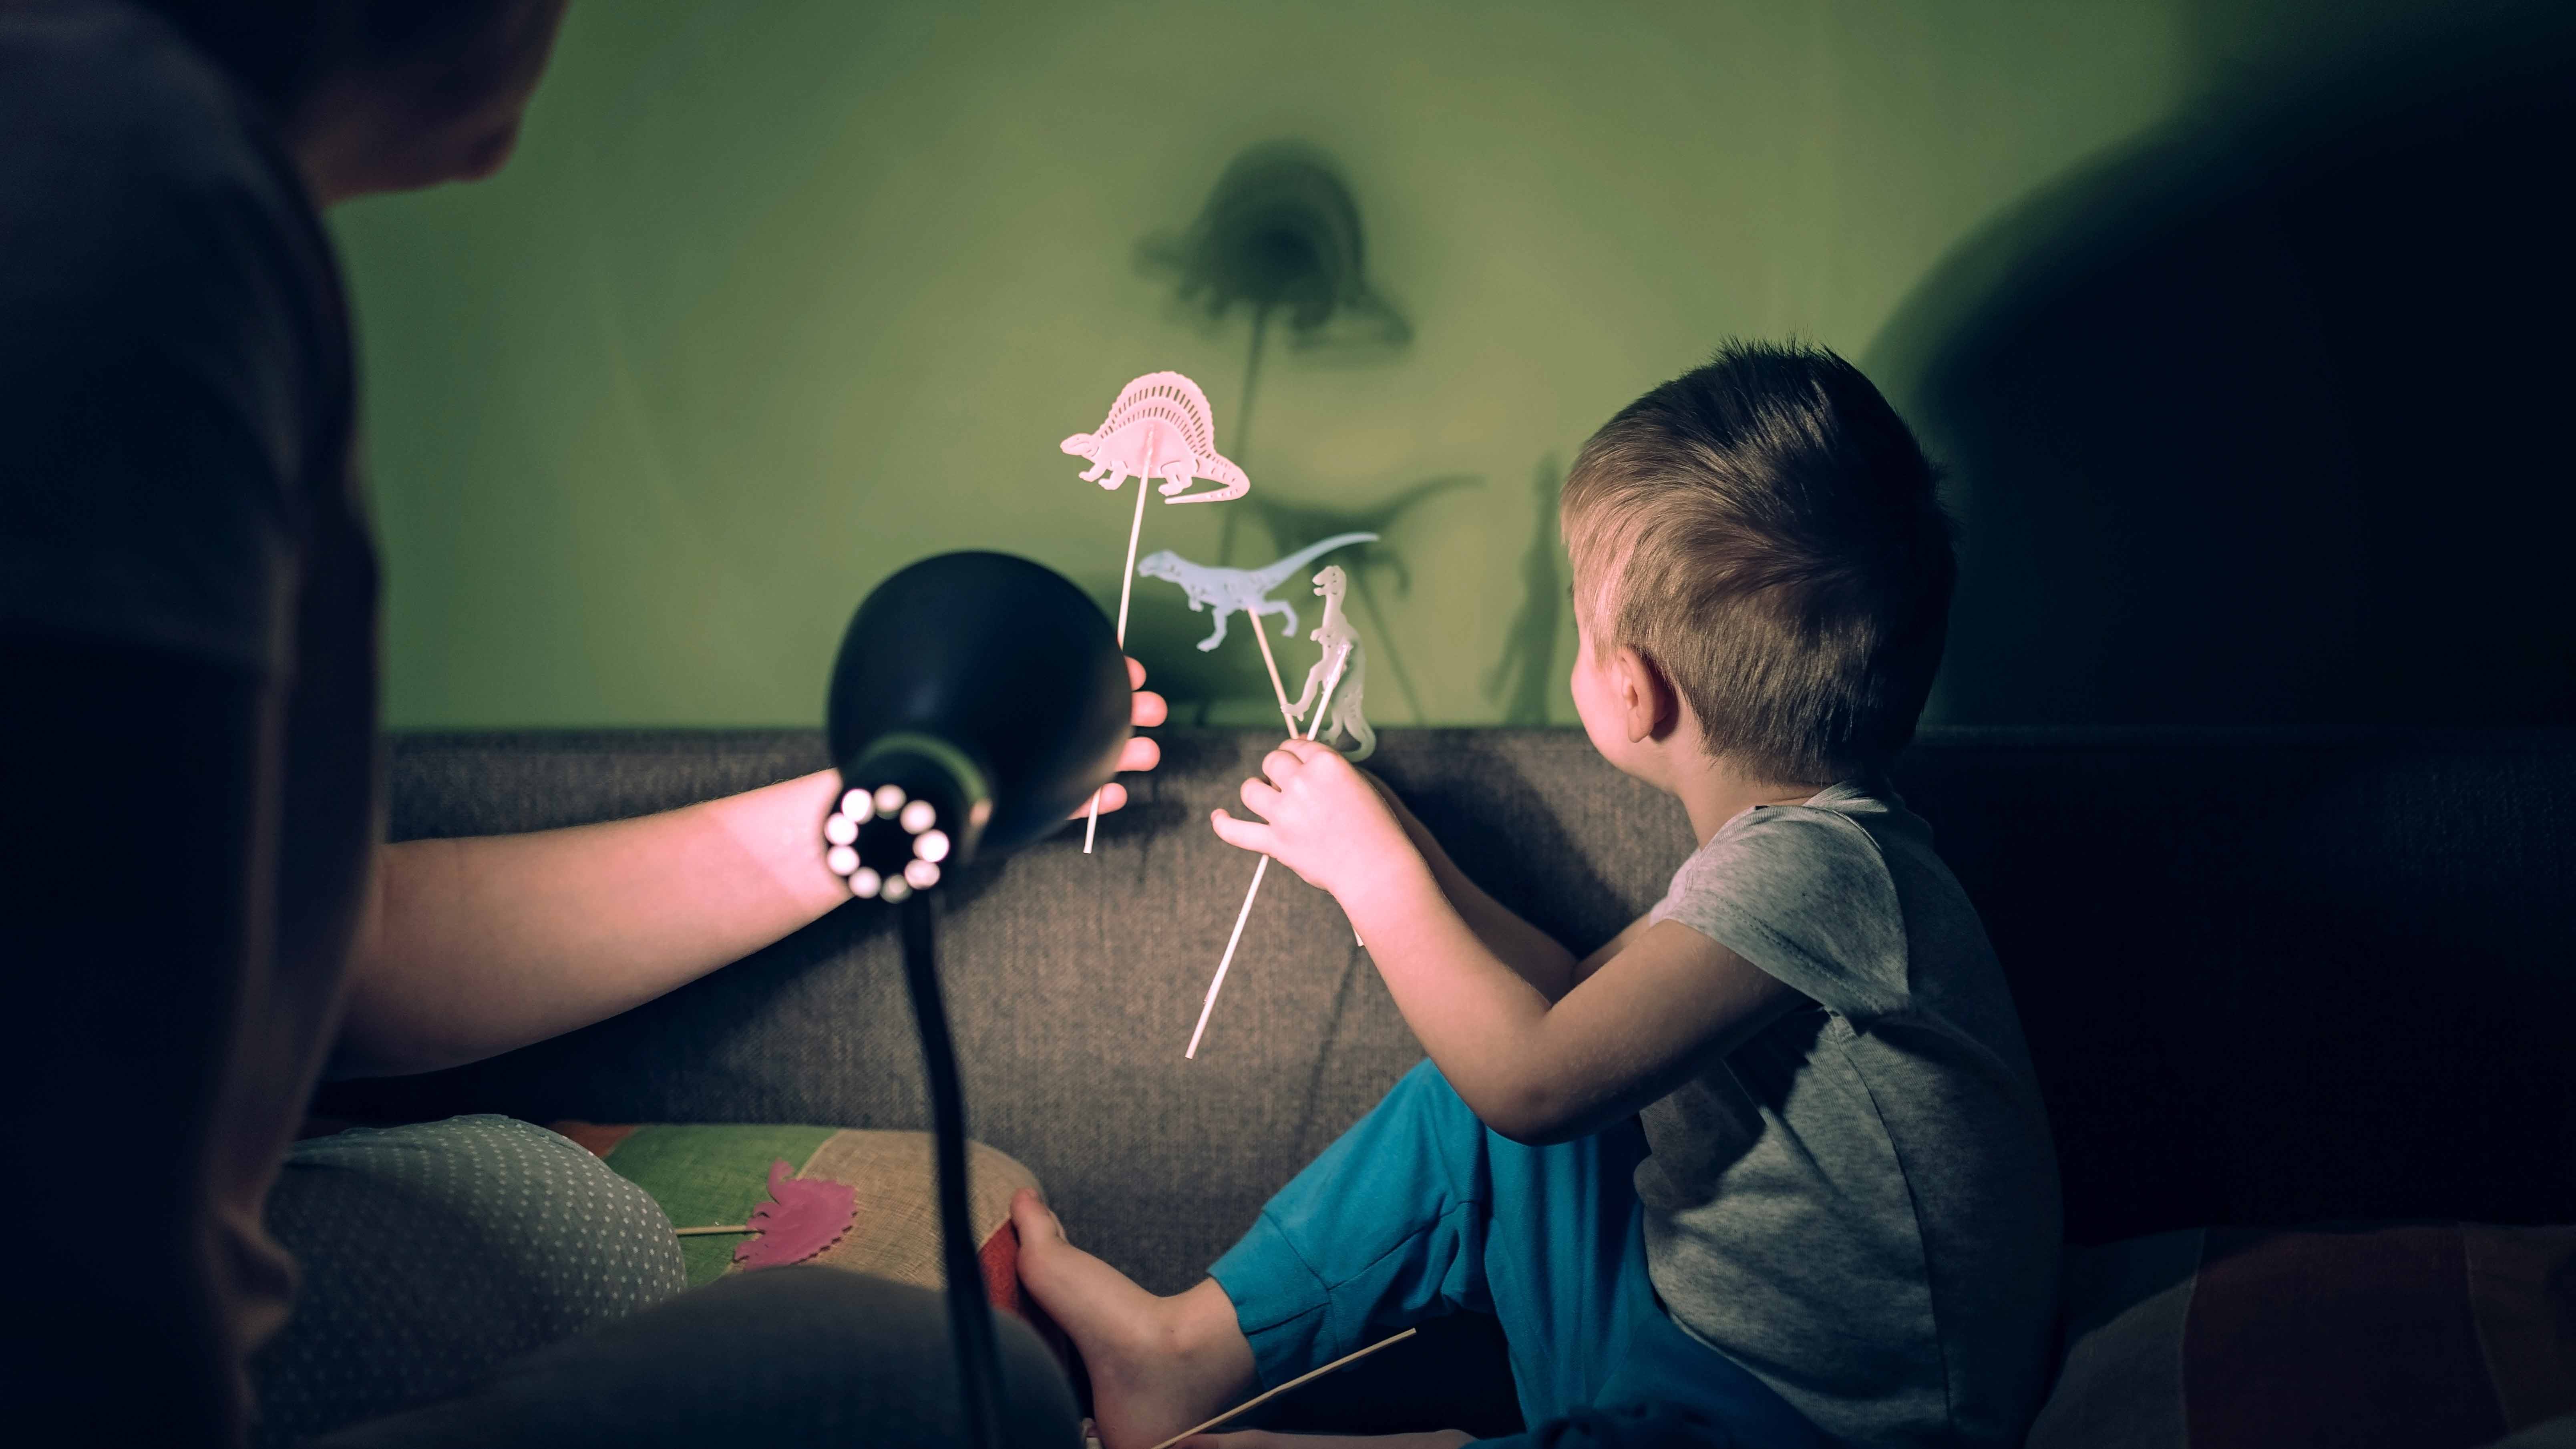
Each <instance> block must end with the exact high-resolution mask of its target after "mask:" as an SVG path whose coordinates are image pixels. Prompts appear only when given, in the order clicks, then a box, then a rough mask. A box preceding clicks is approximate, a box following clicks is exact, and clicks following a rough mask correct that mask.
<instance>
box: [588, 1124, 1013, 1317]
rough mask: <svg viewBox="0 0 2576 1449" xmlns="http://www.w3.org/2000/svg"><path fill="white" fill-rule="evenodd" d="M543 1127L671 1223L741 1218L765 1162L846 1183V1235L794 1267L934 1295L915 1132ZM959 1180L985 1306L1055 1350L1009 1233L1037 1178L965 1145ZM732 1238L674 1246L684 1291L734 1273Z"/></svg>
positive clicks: (924, 1169)
mask: <svg viewBox="0 0 2576 1449" xmlns="http://www.w3.org/2000/svg"><path fill="white" fill-rule="evenodd" d="M552 1125H553V1127H554V1130H555V1131H557V1132H560V1133H562V1134H563V1135H564V1136H566V1137H569V1138H571V1139H572V1140H573V1141H575V1142H578V1143H580V1144H581V1145H582V1146H584V1147H587V1148H589V1149H590V1150H591V1151H592V1152H594V1153H597V1154H598V1155H599V1156H600V1158H601V1159H603V1160H604V1161H606V1162H607V1164H608V1165H609V1166H610V1167H611V1168H613V1169H615V1170H616V1171H617V1172H618V1173H619V1174H620V1175H621V1176H623V1177H625V1178H626V1179H627V1180H628V1181H630V1182H632V1183H634V1184H635V1185H636V1186H638V1187H640V1188H642V1189H644V1191H645V1192H647V1193H649V1194H651V1195H652V1197H653V1199H654V1201H656V1202H659V1203H660V1204H661V1205H662V1211H663V1212H665V1213H667V1214H669V1215H670V1218H671V1223H672V1225H673V1226H674V1227H683V1228H686V1227H699V1226H714V1225H717V1224H729V1223H742V1222H746V1221H748V1219H749V1218H750V1215H751V1211H752V1209H753V1208H755V1207H757V1206H759V1205H760V1204H761V1203H762V1202H764V1201H766V1200H767V1199H768V1197H769V1168H770V1164H771V1163H773V1162H778V1161H782V1160H783V1161H785V1162H786V1163H788V1164H789V1165H790V1166H791V1167H793V1168H795V1169H796V1176H798V1177H800V1178H820V1179H823V1180H826V1181H830V1182H838V1183H846V1184H848V1185H849V1186H850V1187H851V1188H853V1189H854V1190H855V1191H856V1193H857V1212H856V1214H855V1215H854V1216H853V1217H852V1218H851V1220H850V1229H849V1231H848V1232H846V1233H843V1234H842V1235H841V1236H840V1238H839V1239H838V1240H837V1241H835V1242H834V1243H832V1245H831V1246H829V1247H827V1248H825V1249H824V1250H823V1251H822V1252H821V1253H819V1254H817V1255H815V1256H814V1257H812V1258H808V1259H806V1260H805V1261H807V1262H809V1263H820V1264H824V1265H826V1266H829V1267H835V1268H847V1269H850V1270H851V1271H853V1272H859V1273H871V1274H874V1275H876V1276H877V1277H880V1278H892V1279H894V1280H896V1281H897V1282H901V1283H911V1284H914V1285H916V1286H918V1287H922V1288H929V1289H933V1290H936V1289H938V1288H939V1287H941V1286H942V1285H943V1284H944V1283H945V1282H946V1281H947V1275H946V1274H945V1273H944V1272H943V1271H941V1268H940V1262H939V1201H938V1194H937V1191H936V1178H935V1175H934V1173H933V1169H932V1163H931V1155H930V1135H929V1134H928V1133H926V1132H870V1131H859V1130H855V1129H851V1128H841V1127H803V1126H769V1125H718V1124H705V1123H653V1124H645V1125H636V1126H603V1125H601V1124H599V1123H595V1122H557V1123H554V1124H552ZM966 1181H967V1209H968V1211H969V1213H970V1214H971V1215H972V1217H973V1221H974V1228H975V1239H976V1243H977V1246H978V1250H979V1256H980V1257H981V1258H982V1259H983V1264H984V1289H985V1293H986V1294H987V1296H989V1297H990V1298H991V1299H992V1301H993V1306H995V1307H997V1308H1000V1309H1002V1310H1003V1311H1005V1312H1008V1313H1012V1314H1016V1315H1018V1316H1019V1317H1021V1318H1023V1319H1027V1320H1029V1321H1030V1323H1031V1324H1032V1326H1034V1327H1036V1328H1037V1329H1038V1330H1039V1334H1040V1336H1041V1337H1044V1338H1046V1339H1047V1340H1048V1341H1049V1343H1050V1344H1052V1345H1056V1346H1057V1347H1058V1348H1059V1351H1061V1343H1062V1340H1061V1338H1060V1336H1059V1335H1058V1334H1057V1333H1056V1331H1055V1329H1054V1326H1053V1325H1052V1324H1050V1323H1047V1322H1045V1321H1044V1316H1043V1314H1041V1313H1040V1311H1039V1310H1038V1308H1037V1305H1036V1304H1034V1303H1031V1302H1029V1301H1028V1300H1027V1299H1026V1297H1025V1296H1024V1295H1023V1294H1022V1293H1021V1292H1020V1277H1019V1249H1020V1239H1019V1234H1018V1232H1017V1231H1015V1230H1014V1229H1013V1228H1012V1227H1011V1195H1012V1194H1013V1193H1016V1192H1018V1191H1019V1190H1020V1189H1021V1188H1024V1187H1036V1186H1037V1185H1038V1180H1037V1177H1036V1175H1035V1174H1033V1173H1031V1172H1030V1171H1029V1170H1028V1169H1027V1168H1025V1167H1023V1166H1021V1165H1020V1164H1019V1163H1018V1162H1016V1161H1014V1160H1012V1159H1011V1158H1009V1157H1007V1156H1005V1155H1004V1154H1002V1153H1000V1152H997V1151H995V1150H993V1149H992V1148H990V1147H987V1146H985V1145H984V1144H983V1143H981V1142H972V1143H969V1144H968V1145H967V1154H966ZM742 1241H743V1239H742V1238H740V1237H733V1236H704V1237H698V1236H692V1237H684V1238H682V1239H680V1253H681V1257H682V1259H683V1261H684V1262H685V1263H686V1265H687V1269H688V1278H689V1286H690V1287H692V1288H694V1287H697V1286H699V1285H700V1284H704V1283H711V1282H714V1281H715V1280H716V1279H717V1278H719V1277H721V1276H723V1275H724V1274H725V1273H727V1272H732V1271H739V1270H738V1269H737V1268H736V1267H735V1264H734V1249H735V1248H736V1247H737V1246H739V1245H740V1244H741V1243H742Z"/></svg>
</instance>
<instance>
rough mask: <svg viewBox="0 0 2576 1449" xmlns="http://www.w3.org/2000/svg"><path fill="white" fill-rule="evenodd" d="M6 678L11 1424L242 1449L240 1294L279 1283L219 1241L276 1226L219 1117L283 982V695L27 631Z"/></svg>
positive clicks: (4, 671)
mask: <svg viewBox="0 0 2576 1449" xmlns="http://www.w3.org/2000/svg"><path fill="white" fill-rule="evenodd" d="M0 680H6V681H7V689H6V695H7V699H8V703H7V704H6V705H5V706H0V759H5V760H6V761H7V762H8V763H7V765H6V767H5V770H0V776H5V778H6V780H7V782H8V789H7V793H6V799H7V801H8V807H9V808H8V817H7V823H6V826H5V828H0V881H6V882H7V886H6V889H5V891H0V899H5V900H6V901H7V903H8V918H7V921H6V924H5V925H0V940H5V941H6V943H7V944H6V949H5V950H0V960H5V961H6V962H7V963H8V965H7V974H8V979H9V984H10V1007H11V1012H12V1015H13V1017H14V1019H15V1023H16V1025H15V1029H14V1030H13V1031H12V1032H11V1033H10V1039H9V1046H8V1049H7V1050H6V1051H0V1063H5V1064H6V1065H5V1066H0V1083H5V1087H0V1092H5V1096H0V1100H5V1101H6V1102H7V1103H8V1109H7V1110H6V1111H5V1112H0V1124H5V1126H0V1162H5V1164H6V1166H5V1168H0V1171H5V1172H6V1174H7V1182H8V1186H7V1190H6V1191H5V1192H0V1215H5V1221H6V1222H7V1225H8V1228H7V1232H8V1237H9V1240H10V1241H12V1242H16V1243H20V1244H24V1245H28V1246H29V1247H30V1248H32V1249H34V1250H33V1251H26V1252H22V1253H20V1254H19V1255H18V1257H19V1261H18V1262H17V1264H16V1265H15V1266H14V1267H13V1268H12V1270H11V1273H10V1278H11V1283H10V1290H9V1301H10V1309H9V1313H10V1317H11V1318H12V1319H13V1320H14V1321H15V1328H16V1330H17V1331H15V1332H12V1333H11V1334H10V1335H9V1340H10V1347H9V1353H10V1355H11V1357H12V1358H13V1359H14V1360H15V1362H14V1363H13V1364H12V1366H11V1367H12V1369H13V1370H14V1371H13V1373H12V1374H11V1375H10V1378H11V1379H12V1381H13V1382H15V1383H16V1384H18V1385H19V1386H20V1387H19V1388H17V1389H15V1390H13V1391H12V1395H11V1402H10V1404H9V1407H8V1415H9V1418H10V1420H11V1421H12V1422H16V1423H21V1424H58V1425H59V1424H77V1425H79V1426H80V1427H81V1436H82V1437H83V1438H86V1439H90V1440H93V1441H95V1442H98V1443H131V1444H230V1443H237V1442H239V1440H240V1437H241V1435H242V1433H243V1429H244V1425H245V1423H246V1418H247V1407H248V1406H247V1402H246V1390H245V1388H244V1378H243V1372H244V1371H243V1358H244V1346H243V1345H242V1344H241V1343H240V1342H239V1336H240V1334H241V1332H242V1331H243V1329H244V1327H245V1326H244V1325H242V1324H240V1323H239V1322H237V1321H235V1320H234V1318H233V1315H232V1314H231V1313H229V1312H228V1311H226V1306H225V1305H226V1304H227V1303H228V1302H229V1301H230V1295H229V1294H228V1292H227V1288H228V1286H229V1285H231V1284H234V1283H237V1282H238V1281H239V1275H240V1274H241V1273H242V1272H243V1271H244V1270H245V1269H248V1270H251V1271H260V1270H262V1268H263V1267H265V1268H266V1269H267V1270H268V1271H277V1270H278V1268H279V1265H275V1264H268V1265H261V1264H247V1263H243V1262H241V1261H238V1257H237V1255H238V1254H239V1253H241V1252H257V1251H258V1248H257V1247H256V1246H255V1245H257V1244H260V1243H264V1241H265V1240H264V1239H259V1238H256V1237H255V1236H252V1235H248V1234H244V1233H240V1232H232V1233H227V1232H224V1231H222V1230H221V1229H220V1227H219V1223H220V1220H221V1219H222V1218H223V1217H224V1216H225V1215H227V1214H230V1215H235V1216H242V1215H246V1216H247V1217H248V1220H249V1222H248V1224H247V1225H248V1226H250V1227H254V1228H255V1227H256V1225H257V1221H258V1213H259V1201H258V1192H257V1187H258V1186H264V1184H256V1185H254V1184H250V1183H248V1182H246V1181H234V1180H232V1179H235V1178H238V1177H240V1176H241V1174H240V1173H239V1171H238V1170H237V1169H238V1166H239V1163H240V1161H241V1159H240V1158H239V1157H238V1155H237V1154H227V1153H226V1152H225V1151H224V1150H223V1149H224V1145H225V1144H223V1143H222V1141H221V1133H222V1130H223V1126H222V1124H223V1122H224V1121H225V1120H226V1117H225V1115H224V1113H223V1112H222V1110H221V1107H220V1103H221V1100H222V1097H223V1094H224V1093H225V1091H226V1090H227V1089H228V1087H232V1086H235V1085H237V1084H230V1083H227V1081H226V1066H227V1062H228V1060H229V1059H230V1057H231V1054H232V1046H233V1033H234V1030H235V1023H236V1019H237V1017H236V1009H237V1007H238V1006H239V1005H240V1004H241V1002H242V1000H243V998H244V995H245V993H246V991H250V990H255V989H256V985H257V982H258V981H259V980H260V979H261V978H262V977H263V974H264V972H265V971H266V969H267V967H266V962H267V960H268V939H269V929H270V923H269V922H268V920H267V919H266V916H265V914H264V912H263V910H262V908H261V906H260V904H259V903H260V902H263V901H265V900H267V899H268V894H269V893H268V890H267V885H268V881H269V878H270V873H271V867H272V863H273V861H274V858H275V848H274V841H273V840H272V839H271V832H272V830H273V828H274V822H273V821H272V820H271V819H269V818H268V811H267V809H266V807H265V806H264V805H263V804H262V803H260V802H261V800H262V798H263V797H262V782H263V781H266V780H269V779H271V778H273V774H272V766H273V757H274V754H275V750H276V739H277V720H278V702H277V697H276V694H275V691H274V689H273V688H272V687H271V686H270V685H268V684H267V683H265V682H264V681H262V680H261V679H260V678H258V677H257V676H255V675H253V674H251V673H249V672H248V671H245V670H235V669H231V668H226V667H222V666H218V665H212V664H207V663H203V662H197V661H192V660H189V659H186V658H183V657H181V656H179V655H176V654H172V653H165V652H162V651H159V650H156V649H153V648H149V647H142V646H136V645H128V644H116V643H110V642H107V641H104V640H84V639H81V638H79V637H77V636H69V635H54V634H45V633H31V632H25V631H0ZM253 999H254V1000H255V999H257V998H256V997H254V998H253ZM253 1156H256V1154H253ZM39 1245H41V1246H39Z"/></svg>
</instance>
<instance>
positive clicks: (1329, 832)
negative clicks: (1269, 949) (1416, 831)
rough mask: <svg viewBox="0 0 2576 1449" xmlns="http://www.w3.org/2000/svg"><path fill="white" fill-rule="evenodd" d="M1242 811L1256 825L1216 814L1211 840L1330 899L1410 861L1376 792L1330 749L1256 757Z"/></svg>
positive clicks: (1303, 743)
mask: <svg viewBox="0 0 2576 1449" xmlns="http://www.w3.org/2000/svg"><path fill="white" fill-rule="evenodd" d="M1243 803H1244V807H1245V808H1246V809H1248V810H1250V811H1252V812H1253V813H1254V814H1256V815H1259V816H1260V817H1262V819H1261V820H1239V819H1236V818H1235V817H1234V816H1232V815H1229V814H1227V813H1226V812H1225V811H1223V810H1218V811H1216V812H1214V814H1213V815H1212V816H1211V817H1210V819H1211V821H1212V822H1213V823H1214V824H1215V826H1216V833H1217V838H1219V839H1221V840H1223V841H1224V842H1225V843H1226V844H1228V845H1236V846H1241V847H1242V848H1243V849H1245V850H1257V851H1259V852H1261V853H1262V854H1264V855H1267V856H1269V857H1271V858H1272V859H1274V860H1276V861H1278V862H1279V863H1280V864H1281V865H1284V866H1286V867H1288V868H1289V869H1290V870H1293V871H1295V872H1297V874H1298V875H1299V876H1300V877H1301V878H1303V879H1304V880H1305V881H1306V883H1307V884H1309V885H1312V886H1317V887H1319V888H1321V889H1323V890H1327V891H1330V892H1332V893H1333V894H1334V895H1335V896H1340V895H1341V894H1342V892H1343V889H1344V887H1345V886H1346V885H1348V884H1350V883H1352V882H1355V881H1361V880H1366V879H1368V878H1370V876H1371V875H1372V874H1373V873H1379V872H1383V871H1384V870H1385V868H1386V867H1387V866H1388V865H1389V864H1391V863H1393V862H1394V861H1396V860H1398V859H1400V858H1401V857H1403V856H1406V855H1411V854H1414V853H1415V852H1414V849H1413V842H1412V841H1410V840H1408V839H1407V838H1405V833H1404V826H1403V825H1402V824H1400V823H1398V821H1397V820H1396V818H1395V815H1394V814H1393V812H1391V811H1389V810H1388V809H1387V804H1386V800H1385V798H1384V797H1383V796H1382V795H1381V794H1380V793H1379V791H1378V786H1377V785H1376V784H1375V783H1374V782H1373V781H1371V780H1370V779H1369V778H1368V777H1367V776H1366V775H1363V774H1361V773H1360V772H1359V770H1358V769H1357V768H1355V767H1354V766H1353V765H1352V764H1351V762H1350V761H1348V760H1345V759H1343V758H1342V756H1341V753H1340V752H1339V751H1337V750H1335V749H1334V748H1333V747H1332V746H1330V745H1324V744H1317V743H1316V742H1314V741H1312V740H1289V741H1286V742H1285V743H1283V744H1281V745H1280V746H1279V748H1277V749H1275V750H1272V751H1271V752H1270V753H1269V754H1267V755H1265V756H1263V757H1262V760H1261V774H1260V775H1258V776H1255V777H1254V778H1252V779H1249V780H1246V781H1244V782H1243ZM1263 821H1267V822H1268V823H1267V824H1264V823H1263Z"/></svg>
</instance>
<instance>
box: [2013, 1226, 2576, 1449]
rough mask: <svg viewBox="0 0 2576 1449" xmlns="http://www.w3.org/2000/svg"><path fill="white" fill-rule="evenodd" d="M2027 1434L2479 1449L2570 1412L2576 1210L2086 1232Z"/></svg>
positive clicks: (2160, 1443)
mask: <svg viewBox="0 0 2576 1449" xmlns="http://www.w3.org/2000/svg"><path fill="white" fill-rule="evenodd" d="M2070 1258H2071V1261H2070V1263H2069V1272H2068V1274H2067V1292H2066V1314H2067V1320H2068V1321H2067V1339H2068V1343H2067V1354H2066V1361H2065V1365H2064V1368H2063V1370H2062V1371H2061V1372H2060V1374H2059V1376H2058V1382H2057V1385H2056V1388H2055V1390H2054V1392H2053V1393H2052V1394H2051V1396H2050V1398H2049V1401H2048V1404H2047V1406H2046V1407H2045V1408H2044V1409H2043V1410H2041V1412H2040V1415H2039V1420H2038V1422H2037V1424H2036V1425H2035V1426H2034V1427H2033V1429H2032V1431H2031V1436H2030V1449H2300V1446H2310V1445H2313V1446H2316V1449H2380V1446H2385V1449H2472V1446H2475V1445H2480V1444H2486V1443H2489V1442H2491V1441H2493V1440H2495V1439H2496V1438H2498V1437H2499V1436H2501V1435H2504V1434H2506V1433H2508V1432H2510V1431H2515V1430H2520V1429H2524V1428H2528V1427H2530V1426H2532V1425H2535V1424H2542V1423H2546V1422H2548V1421H2550V1420H2552V1419H2554V1418H2557V1417H2560V1416H2563V1415H2565V1414H2568V1413H2570V1412H2576V1227H2522V1228H2515V1227H2491V1226H2480V1225H2471V1224H2455V1223H2402V1224H2383V1225H2375V1226H2374V1225H2352V1226H2347V1227H2341V1228H2334V1229H2312V1230H2307V1231H2276V1230H2268V1229H2243V1228H2237V1229H2208V1230H2198V1229H2186V1230H2183V1231H2180V1232H2173V1233H2159V1234H2154V1235H2151V1236H2148V1237H2144V1238H2137V1239H2132V1240H2129V1241H2127V1242H2123V1243H2116V1244H2110V1245H2107V1246H2103V1247H2099V1248H2091V1249H2078V1250H2076V1251H2075V1252H2074V1253H2073V1254H2071V1255H2070Z"/></svg>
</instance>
